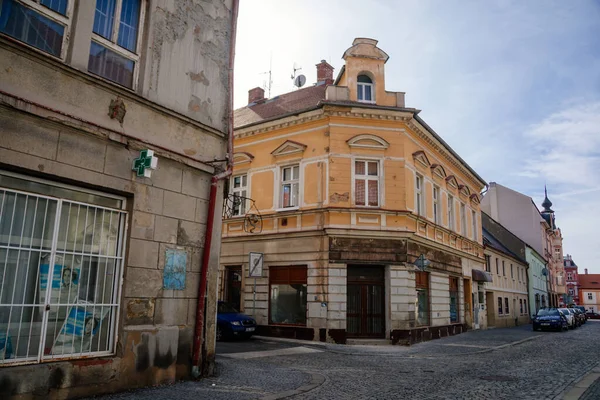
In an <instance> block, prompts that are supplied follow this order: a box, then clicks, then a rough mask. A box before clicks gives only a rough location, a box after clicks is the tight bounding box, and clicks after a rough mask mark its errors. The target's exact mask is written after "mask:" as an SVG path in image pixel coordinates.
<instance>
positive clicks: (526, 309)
mask: <svg viewBox="0 0 600 400" xmlns="http://www.w3.org/2000/svg"><path fill="white" fill-rule="evenodd" d="M523 310H524V311H525V312H524V313H523V315H527V314H529V309H528V308H527V299H523Z"/></svg>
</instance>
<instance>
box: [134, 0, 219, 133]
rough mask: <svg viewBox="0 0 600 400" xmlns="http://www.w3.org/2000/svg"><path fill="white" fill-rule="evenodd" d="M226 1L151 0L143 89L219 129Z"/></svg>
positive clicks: (160, 100) (167, 105) (157, 99)
mask: <svg viewBox="0 0 600 400" xmlns="http://www.w3.org/2000/svg"><path fill="white" fill-rule="evenodd" d="M230 13H231V1H230V0H229V1H199V0H179V1H172V0H154V1H151V2H150V8H149V15H150V18H151V21H150V32H149V38H148V48H149V49H150V50H151V51H149V52H148V53H147V55H146V71H145V79H144V95H145V96H147V97H148V98H149V99H151V100H153V101H156V102H157V103H159V104H162V105H164V106H166V107H169V108H171V109H173V110H175V111H178V112H180V113H182V114H185V115H187V116H188V117H190V118H193V119H195V120H197V121H200V122H202V123H204V124H207V125H209V126H212V127H214V128H216V129H218V130H220V131H225V130H226V126H227V111H228V110H227V108H228V97H227V94H228V92H227V85H228V82H227V67H228V62H229V54H228V49H229V43H230V40H231V36H230V32H229V30H230V27H231V18H230Z"/></svg>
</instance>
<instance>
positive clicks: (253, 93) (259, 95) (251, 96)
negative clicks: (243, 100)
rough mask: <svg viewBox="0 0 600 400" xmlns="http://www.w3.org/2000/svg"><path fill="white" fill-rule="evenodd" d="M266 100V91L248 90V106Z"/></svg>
mask: <svg viewBox="0 0 600 400" xmlns="http://www.w3.org/2000/svg"><path fill="white" fill-rule="evenodd" d="M264 99H265V90H264V89H263V88H261V87H255V88H254V89H250V90H248V104H252V103H260V102H262V101H263V100H264Z"/></svg>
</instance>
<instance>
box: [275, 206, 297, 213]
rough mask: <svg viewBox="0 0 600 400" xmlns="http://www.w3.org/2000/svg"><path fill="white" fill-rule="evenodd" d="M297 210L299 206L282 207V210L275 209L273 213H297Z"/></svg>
mask: <svg viewBox="0 0 600 400" xmlns="http://www.w3.org/2000/svg"><path fill="white" fill-rule="evenodd" d="M299 209H300V207H299V206H296V207H284V208H276V209H275V212H285V211H297V210H299Z"/></svg>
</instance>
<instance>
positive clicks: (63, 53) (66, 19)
mask: <svg viewBox="0 0 600 400" xmlns="http://www.w3.org/2000/svg"><path fill="white" fill-rule="evenodd" d="M15 2H17V3H19V4H20V5H22V6H23V7H25V8H29V9H31V10H33V11H35V12H37V13H39V14H41V15H42V16H44V17H46V18H48V19H50V20H52V21H53V22H55V23H57V24H60V25H62V26H64V28H65V31H64V35H63V41H62V45H61V48H60V56H58V57H57V56H55V55H54V54H50V53H48V52H46V51H44V50H42V49H40V48H37V47H35V46H33V45H31V44H29V43H26V42H23V41H21V40H19V39H17V38H15V37H13V36H10V35H8V34H6V33H1V32H0V35H2V36H4V37H7V38H10V39H11V40H16V41H17V42H19V43H20V44H22V45H25V46H27V47H28V48H30V49H33V50H35V51H37V52H40V53H41V54H43V55H46V56H50V57H52V58H54V59H59V60H61V61H62V62H65V61H66V59H67V52H68V49H69V41H70V38H71V28H72V25H73V22H74V18H73V17H74V13H73V9H74V5H73V4H74V3H75V0H68V1H67V9H66V11H65V15H62V14H61V13H59V12H57V11H54V10H52V9H50V8H49V7H46V6H44V5H42V4H41V0H15Z"/></svg>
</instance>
